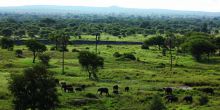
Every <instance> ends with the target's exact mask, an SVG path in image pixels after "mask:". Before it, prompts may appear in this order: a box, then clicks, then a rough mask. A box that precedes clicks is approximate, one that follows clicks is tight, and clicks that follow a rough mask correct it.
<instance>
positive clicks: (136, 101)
mask: <svg viewBox="0 0 220 110" xmlns="http://www.w3.org/2000/svg"><path fill="white" fill-rule="evenodd" d="M103 39H104V38H103ZM129 39H130V38H129ZM116 40H117V39H116ZM130 40H132V39H130ZM135 41H139V40H137V39H136V40H135ZM140 41H142V40H141V39H140ZM50 47H51V46H48V51H47V52H46V53H48V54H50V55H51V56H52V60H51V61H50V68H49V69H50V70H51V71H55V72H56V74H55V77H56V78H58V79H59V80H61V81H66V82H67V83H70V84H73V85H80V84H85V85H86V86H87V88H86V90H85V91H83V92H76V93H65V92H63V91H62V90H61V88H60V87H57V89H58V92H59V99H60V101H61V104H60V106H59V108H58V110H82V109H83V110H144V109H145V110H146V109H147V107H148V104H149V102H150V101H151V98H152V96H153V95H154V94H159V95H160V96H161V97H162V99H163V102H164V103H165V105H166V107H167V108H168V109H169V110H219V109H220V101H219V100H220V87H219V85H220V68H219V67H220V57H213V58H212V59H211V62H210V63H197V62H195V61H194V60H193V58H192V57H191V56H190V55H178V56H176V57H175V60H174V64H175V66H174V68H173V71H172V72H171V71H170V70H169V55H167V56H162V54H161V51H159V50H158V49H157V48H156V47H151V48H150V50H142V49H141V48H140V46H137V45H132V46H131V45H119V46H118V45H117V46H115V45H112V47H111V48H109V47H107V46H106V45H101V46H99V47H98V50H99V52H100V56H103V57H104V59H105V66H104V69H102V70H100V71H99V73H98V76H99V79H100V80H99V81H92V80H89V79H88V74H87V73H86V72H85V71H82V69H81V67H80V65H79V63H78V59H77V56H78V53H76V52H75V53H74V52H71V50H72V49H73V48H75V49H78V50H88V51H95V46H94V45H80V46H78V45H72V46H69V47H68V49H69V50H70V51H69V52H66V53H65V72H66V74H64V75H62V74H61V53H60V52H55V51H49V48H50ZM86 47H89V49H86ZM16 49H22V50H23V52H24V58H16V57H15V52H14V51H7V50H2V49H0V74H1V75H0V81H1V82H0V88H1V89H0V110H11V109H12V99H13V97H12V96H11V94H10V92H9V91H8V89H7V86H8V85H7V82H8V79H9V75H10V74H18V73H22V71H23V70H24V69H25V68H28V67H31V65H33V64H32V53H31V52H29V51H28V50H27V48H26V47H25V46H16V47H15V48H14V50H16ZM114 52H120V53H129V52H133V53H134V54H135V56H136V58H138V59H139V61H129V60H127V61H126V60H125V61H124V60H118V59H117V58H114V57H113V53H114ZM37 62H39V61H37ZM161 63H163V64H165V65H166V66H165V68H163V67H160V65H161ZM116 84H117V85H119V87H120V93H121V94H120V95H113V94H112V86H113V85H116ZM186 85H190V87H189V88H192V90H183V86H186ZM126 86H129V87H130V88H131V90H130V92H128V93H126V92H124V87H126ZM99 87H108V88H109V89H110V92H111V93H110V94H111V95H110V96H109V97H106V96H99V95H96V92H97V89H98V88H99ZM163 87H174V88H175V90H174V94H175V95H177V96H178V98H179V101H178V102H177V103H168V102H166V100H165V99H164V98H163V96H164V92H163V91H162V90H161V88H163ZM203 87H213V88H215V94H214V95H208V94H205V93H202V92H200V91H198V90H196V89H195V88H203ZM91 94H92V96H93V95H94V97H97V99H94V98H89V95H91ZM186 95H192V96H193V98H194V101H193V103H192V104H187V103H185V102H183V101H182V98H183V97H184V96H186ZM201 95H206V96H208V99H209V103H208V104H207V105H203V106H200V105H199V102H198V98H199V97H200V96H201ZM77 99H78V100H84V99H90V100H88V103H87V104H84V105H81V106H79V105H78V106H77V104H76V102H77Z"/></svg>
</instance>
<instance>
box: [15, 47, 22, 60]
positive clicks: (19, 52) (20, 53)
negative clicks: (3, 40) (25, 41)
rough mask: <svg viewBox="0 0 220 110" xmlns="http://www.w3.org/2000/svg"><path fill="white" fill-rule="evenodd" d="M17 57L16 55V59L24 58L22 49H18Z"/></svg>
mask: <svg viewBox="0 0 220 110" xmlns="http://www.w3.org/2000/svg"><path fill="white" fill-rule="evenodd" d="M15 55H16V57H19V58H21V57H22V55H23V51H22V50H20V49H18V50H16V51H15Z"/></svg>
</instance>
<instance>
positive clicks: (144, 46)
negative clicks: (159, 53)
mask: <svg viewBox="0 0 220 110" xmlns="http://www.w3.org/2000/svg"><path fill="white" fill-rule="evenodd" d="M141 49H146V50H147V49H149V46H148V45H145V44H144V45H141Z"/></svg>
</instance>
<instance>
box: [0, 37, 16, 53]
mask: <svg viewBox="0 0 220 110" xmlns="http://www.w3.org/2000/svg"><path fill="white" fill-rule="evenodd" d="M0 44H1V47H2V49H8V50H13V47H14V41H13V40H11V39H9V38H6V37H4V38H2V39H1V43H0Z"/></svg>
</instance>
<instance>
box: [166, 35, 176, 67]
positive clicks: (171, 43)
mask: <svg viewBox="0 0 220 110" xmlns="http://www.w3.org/2000/svg"><path fill="white" fill-rule="evenodd" d="M175 39H176V37H175V35H174V34H173V33H170V32H168V33H167V34H166V40H165V46H166V48H168V49H169V53H170V71H172V69H173V53H172V51H173V48H175V43H176V40H175Z"/></svg>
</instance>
